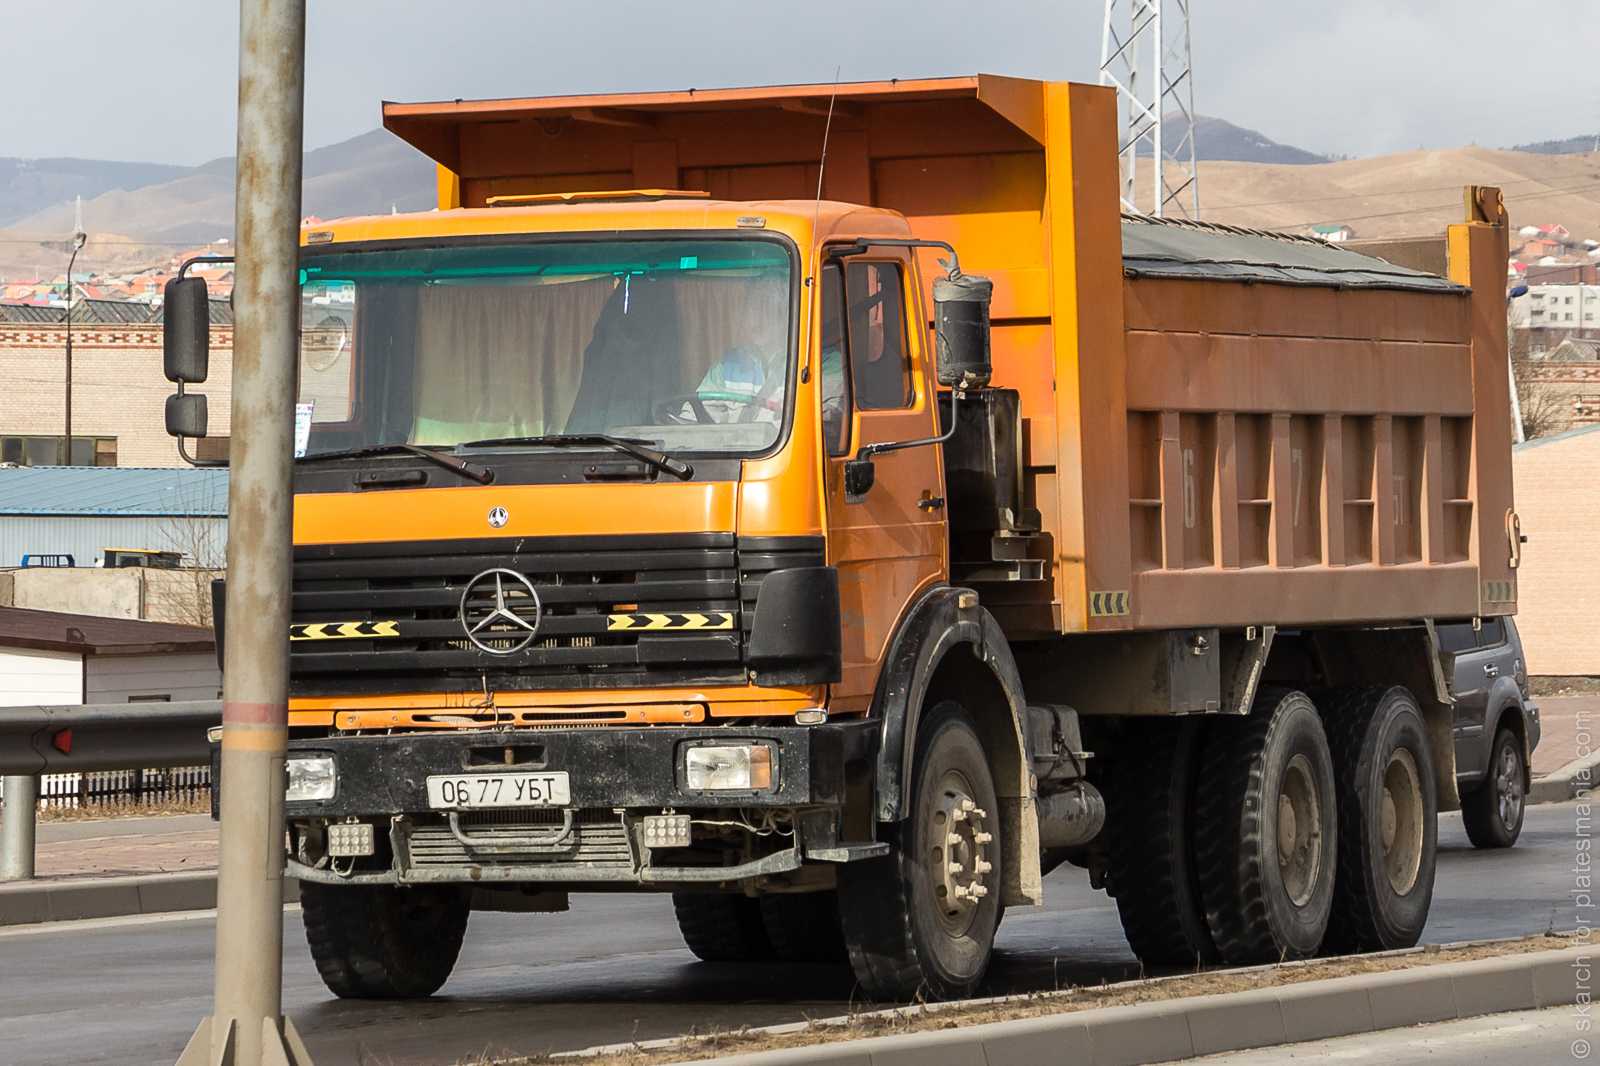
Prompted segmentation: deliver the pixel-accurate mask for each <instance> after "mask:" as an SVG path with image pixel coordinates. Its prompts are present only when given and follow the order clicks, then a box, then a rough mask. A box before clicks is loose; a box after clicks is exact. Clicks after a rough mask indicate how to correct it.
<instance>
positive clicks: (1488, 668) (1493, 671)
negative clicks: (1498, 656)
mask: <svg viewBox="0 0 1600 1066" xmlns="http://www.w3.org/2000/svg"><path fill="white" fill-rule="evenodd" d="M1483 676H1484V677H1499V676H1500V668H1499V667H1498V666H1496V665H1495V664H1494V663H1485V664H1484V667H1483Z"/></svg>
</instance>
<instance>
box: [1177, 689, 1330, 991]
mask: <svg viewBox="0 0 1600 1066" xmlns="http://www.w3.org/2000/svg"><path fill="white" fill-rule="evenodd" d="M1196 793H1197V795H1198V798H1199V802H1198V819H1197V825H1196V830H1195V838H1194V850H1195V864H1196V867H1197V869H1198V871H1199V874H1200V890H1201V894H1202V896H1203V897H1204V899H1205V906H1206V925H1207V926H1208V927H1209V928H1210V930H1211V939H1212V942H1213V943H1215V944H1216V947H1217V952H1218V954H1219V955H1220V956H1221V957H1222V960H1223V961H1224V962H1227V963H1229V964H1232V965H1251V964H1257V963H1273V962H1279V961H1281V960H1283V959H1299V958H1307V957H1309V956H1311V955H1313V954H1315V953H1316V951H1317V949H1318V948H1319V947H1320V946H1321V944H1322V937H1323V934H1324V932H1326V930H1327V928H1328V915H1329V912H1330V910H1331V909H1332V906H1333V882H1334V862H1335V859H1334V855H1335V850H1334V849H1335V846H1336V844H1337V833H1338V830H1337V827H1336V820H1335V803H1336V801H1335V797H1334V784H1333V760H1332V758H1331V757H1330V755H1329V753H1328V741H1327V737H1326V736H1325V735H1324V734H1323V731H1322V720H1321V718H1320V717H1318V715H1317V708H1316V706H1315V705H1314V704H1312V702H1311V700H1310V698H1308V697H1307V696H1306V694H1305V693H1303V692H1298V691H1293V690H1285V689H1266V690H1263V691H1262V692H1261V693H1260V694H1259V695H1257V697H1256V701H1255V705H1254V706H1253V707H1252V708H1251V711H1250V714H1249V715H1248V716H1246V717H1245V718H1243V719H1235V720H1219V721H1215V722H1212V723H1211V727H1210V729H1209V730H1208V731H1207V736H1206V743H1205V747H1204V755H1203V759H1202V763H1201V777H1200V778H1199V780H1198V782H1197V785H1196Z"/></svg>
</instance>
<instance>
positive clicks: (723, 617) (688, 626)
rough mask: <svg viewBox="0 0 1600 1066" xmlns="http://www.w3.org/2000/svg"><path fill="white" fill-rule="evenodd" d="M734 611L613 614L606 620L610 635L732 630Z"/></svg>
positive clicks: (607, 630)
mask: <svg viewBox="0 0 1600 1066" xmlns="http://www.w3.org/2000/svg"><path fill="white" fill-rule="evenodd" d="M732 628H733V612H732V611H679V612H673V613H662V614H652V613H645V612H640V613H635V614H613V615H610V616H608V617H607V619H606V632H608V633H642V632H646V631H650V632H661V631H663V630H669V631H672V632H683V631H685V630H702V631H703V630H714V629H732Z"/></svg>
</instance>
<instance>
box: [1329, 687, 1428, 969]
mask: <svg viewBox="0 0 1600 1066" xmlns="http://www.w3.org/2000/svg"><path fill="white" fill-rule="evenodd" d="M1326 709H1327V712H1328V713H1327V719H1326V721H1325V725H1326V728H1327V730H1328V744H1329V746H1330V747H1331V748H1332V751H1333V768H1334V774H1335V777H1336V784H1337V792H1338V796H1339V848H1338V872H1337V874H1336V875H1335V878H1334V893H1333V913H1332V915H1331V917H1330V918H1329V921H1328V933H1327V936H1326V937H1325V938H1324V940H1323V945H1322V949H1323V952H1324V953H1325V954H1352V953H1355V952H1359V951H1392V950H1394V949H1397V948H1409V947H1412V946H1413V945H1415V944H1416V942H1417V941H1418V940H1420V939H1421V938H1422V928H1423V926H1424V925H1426V924H1427V922H1428V907H1429V904H1430V903H1431V902H1432V900H1433V879H1434V872H1435V865H1436V861H1437V857H1438V839H1439V800H1438V795H1437V792H1436V788H1437V785H1436V783H1435V781H1434V776H1433V758H1432V755H1431V753H1430V749H1429V747H1428V734H1427V727H1426V726H1425V725H1424V724H1423V721H1422V712H1421V710H1420V709H1419V708H1418V707H1417V701H1416V700H1415V699H1414V698H1412V695H1411V693H1410V692H1408V691H1406V690H1405V689H1404V688H1400V687H1394V688H1388V689H1384V688H1365V689H1347V690H1341V691H1338V692H1335V693H1331V694H1330V696H1329V698H1328V700H1327V703H1326Z"/></svg>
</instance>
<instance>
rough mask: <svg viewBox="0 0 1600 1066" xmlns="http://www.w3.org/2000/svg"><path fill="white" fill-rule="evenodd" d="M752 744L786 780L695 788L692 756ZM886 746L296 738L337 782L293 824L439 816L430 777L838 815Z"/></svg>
mask: <svg viewBox="0 0 1600 1066" xmlns="http://www.w3.org/2000/svg"><path fill="white" fill-rule="evenodd" d="M741 742H757V743H763V744H767V745H769V746H770V747H771V748H772V754H773V756H774V759H773V764H774V771H775V774H774V777H775V780H774V782H773V786H772V787H771V788H770V789H767V790H763V791H755V792H739V791H720V790H719V791H715V792H707V791H697V790H693V789H690V788H689V787H688V784H687V782H686V781H685V776H684V763H685V752H686V751H687V749H688V748H690V747H694V746H698V745H705V744H736V743H741ZM876 742H877V732H876V730H875V729H873V728H872V723H870V722H848V723H837V724H829V725H817V726H761V727H744V726H712V727H697V728H679V727H676V726H656V727H653V728H645V729H613V728H601V729H584V730H572V731H569V732H556V731H552V732H533V731H528V730H470V731H468V730H454V729H451V730H440V731H438V732H431V733H406V734H390V735H381V736H375V735H365V736H343V737H325V738H316V739H304V740H294V741H291V742H290V744H289V757H290V758H294V757H295V756H296V755H300V754H312V753H316V754H323V755H330V756H332V757H333V759H334V762H335V766H336V768H337V773H338V781H337V785H336V790H335V792H334V795H333V797H332V798H331V799H328V800H320V801H308V802H296V803H289V804H287V806H286V809H285V814H286V815H287V817H288V818H289V819H291V820H293V819H297V818H311V817H329V816H335V817H343V816H346V815H357V816H373V815H378V816H383V815H392V814H405V813H419V812H424V811H427V810H428V809H429V807H428V790H427V778H428V777H429V775H432V774H452V775H469V774H472V773H475V772H484V773H487V772H501V773H503V772H521V771H565V772H566V773H567V774H568V778H569V783H570V787H571V792H572V800H571V805H572V806H573V807H575V808H612V807H635V808H638V807H649V808H661V807H672V808H676V809H680V810H695V809H705V808H718V807H721V808H726V807H749V808H761V807H801V806H833V807H837V806H842V805H843V803H844V798H845V781H846V779H847V776H848V774H849V773H850V768H851V766H852V764H855V765H856V771H855V772H856V773H865V772H869V771H870V767H871V765H872V760H873V758H874V757H875V755H876ZM508 756H509V757H508Z"/></svg>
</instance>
